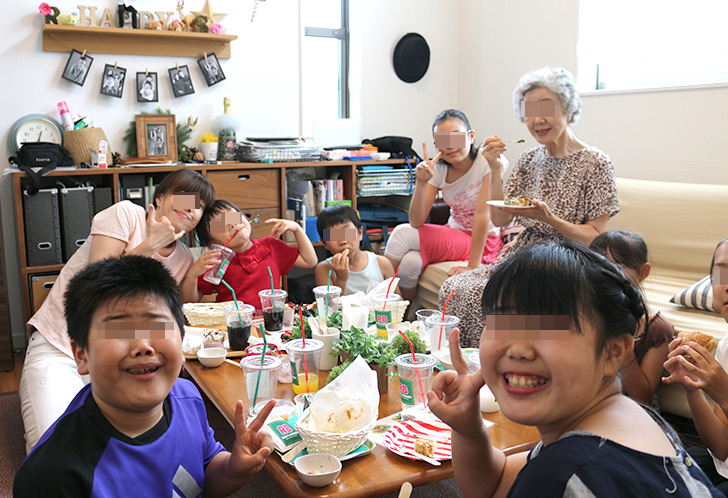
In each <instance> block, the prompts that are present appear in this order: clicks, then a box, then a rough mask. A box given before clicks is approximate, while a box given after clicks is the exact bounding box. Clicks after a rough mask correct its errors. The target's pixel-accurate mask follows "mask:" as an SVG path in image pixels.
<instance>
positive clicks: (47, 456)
mask: <svg viewBox="0 0 728 498" xmlns="http://www.w3.org/2000/svg"><path fill="white" fill-rule="evenodd" d="M64 308H65V314H66V321H67V324H68V334H69V336H70V337H71V344H72V349H73V353H74V357H75V360H76V364H77V365H78V370H79V373H80V374H82V375H84V374H89V376H90V378H91V383H90V384H89V385H87V386H85V387H84V388H83V389H81V390H80V391H79V393H78V394H77V395H76V397H75V398H74V399H73V401H72V402H71V404H70V405H69V406H68V408H67V409H66V411H65V413H64V414H63V415H62V416H61V417H60V418H59V419H58V420H57V421H56V422H55V423H54V424H53V425H52V426H51V427H50V429H48V431H46V433H45V434H44V435H43V437H42V438H41V439H40V441H39V442H38V444H37V445H36V446H35V448H33V451H32V452H31V453H30V454H29V455H28V457H27V458H26V460H25V461H24V462H23V465H22V466H21V467H20V469H19V470H18V473H17V474H16V476H15V482H14V488H13V493H14V496H16V497H21V496H74V497H76V496H78V497H81V496H134V497H135V498H140V497H144V496H149V497H159V496H180V497H186V498H192V497H196V496H202V495H203V493H204V495H205V496H227V495H229V494H230V493H232V492H234V491H235V490H236V489H238V488H239V487H240V486H242V485H243V484H244V483H245V482H246V481H247V480H248V479H250V478H251V477H252V476H253V475H254V474H255V473H256V472H258V471H259V470H260V469H261V468H262V467H263V465H264V464H265V461H266V458H267V457H268V455H270V453H271V451H272V448H273V445H272V440H271V439H270V436H269V435H267V434H264V433H260V432H258V430H259V429H260V427H261V426H262V424H263V422H264V421H265V418H266V417H267V416H268V414H269V413H270V410H271V409H272V408H273V406H275V403H274V402H270V403H269V404H268V405H267V406H266V407H265V409H264V410H263V411H262V412H261V413H260V414H259V415H258V417H257V418H256V419H255V420H254V421H253V422H252V423H251V424H250V426H249V427H247V428H246V427H245V417H244V415H243V403H242V401H238V402H237V405H236V407H235V442H234V445H233V450H232V453H230V452H227V451H225V448H223V446H222V445H221V444H220V443H218V442H217V441H216V440H215V438H214V433H213V430H212V429H211V428H210V426H209V424H208V422H207V415H206V412H205V406H204V403H203V401H202V398H201V397H200V394H199V392H198V391H197V389H196V388H195V386H194V385H193V384H192V383H190V382H189V381H187V380H184V379H179V378H178V376H179V373H180V370H181V368H182V363H184V357H183V356H182V335H183V333H184V332H183V331H184V328H183V327H184V315H183V313H182V299H181V297H180V293H179V287H178V286H177V284H176V282H175V280H174V279H173V278H172V276H171V275H170V274H169V272H168V271H167V270H166V269H165V268H164V266H163V265H162V263H160V262H158V261H156V260H154V259H151V258H145V257H141V256H122V257H120V258H116V259H105V260H102V261H99V262H96V263H93V264H91V265H89V266H88V267H87V268H86V269H84V270H82V271H81V272H79V273H78V274H77V275H76V276H75V277H74V278H73V279H72V280H71V281H70V283H69V285H68V289H67V291H66V294H65V299H64Z"/></svg>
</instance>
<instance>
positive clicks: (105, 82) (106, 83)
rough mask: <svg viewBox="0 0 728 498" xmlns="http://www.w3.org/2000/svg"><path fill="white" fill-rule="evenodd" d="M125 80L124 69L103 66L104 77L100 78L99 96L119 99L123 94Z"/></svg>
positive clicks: (108, 65)
mask: <svg viewBox="0 0 728 498" xmlns="http://www.w3.org/2000/svg"><path fill="white" fill-rule="evenodd" d="M125 79H126V69H124V68H123V67H117V66H112V65H111V64H106V65H105V66H104V75H103V76H102V77H101V95H108V96H109V97H116V98H118V99H120V98H121V94H122V93H123V92H124V80H125Z"/></svg>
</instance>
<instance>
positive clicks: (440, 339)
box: [437, 289, 455, 349]
mask: <svg viewBox="0 0 728 498" xmlns="http://www.w3.org/2000/svg"><path fill="white" fill-rule="evenodd" d="M453 294H455V289H453V291H452V292H451V293H450V295H449V296H448V298H447V301H445V306H443V307H442V318H441V319H440V337H439V338H438V339H437V349H440V348H441V347H442V326H443V325H444V324H443V322H444V321H445V310H447V303H449V302H450V299H452V295H453Z"/></svg>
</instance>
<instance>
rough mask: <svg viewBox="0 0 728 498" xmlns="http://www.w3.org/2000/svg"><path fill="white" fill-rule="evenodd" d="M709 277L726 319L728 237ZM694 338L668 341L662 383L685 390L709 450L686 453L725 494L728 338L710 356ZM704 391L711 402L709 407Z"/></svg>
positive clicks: (727, 470) (716, 254)
mask: <svg viewBox="0 0 728 498" xmlns="http://www.w3.org/2000/svg"><path fill="white" fill-rule="evenodd" d="M710 280H711V284H712V287H713V306H714V307H715V309H716V311H717V312H718V313H720V314H721V315H722V316H723V319H724V320H725V321H726V322H728V239H723V240H722V241H721V242H720V243H719V244H718V247H716V248H715V252H714V253H713V261H712V262H711V263H710ZM691 336H692V337H691ZM698 338H700V336H698V335H697V334H694V333H693V334H691V335H690V336H688V338H687V339H683V338H682V337H678V338H677V339H675V340H674V341H672V342H671V343H670V353H669V355H668V360H667V361H666V362H665V370H667V371H668V373H669V374H670V375H669V376H668V377H666V378H664V379H662V380H663V382H665V383H666V384H671V383H678V384H680V385H681V386H682V387H683V389H685V395H686V396H687V398H688V405H690V413H691V414H692V416H693V421H694V422H695V428H696V429H697V431H698V434H700V438H701V439H702V440H703V442H704V443H705V444H706V445H707V446H708V450H710V451H708V450H706V449H705V448H690V450H689V451H690V455H691V456H692V457H693V458H694V459H695V460H696V461H697V462H698V464H699V465H700V466H701V467H702V468H703V469H704V470H705V473H706V474H707V475H708V477H710V480H711V481H712V482H713V484H715V486H716V487H717V488H718V489H719V490H720V491H722V492H723V493H728V419H727V418H726V413H728V373H727V372H726V370H725V369H726V368H727V367H728V341H726V339H723V340H722V341H720V343H718V349H717V350H716V352H715V357H713V355H712V354H710V351H709V350H708V349H706V347H705V346H702V345H701V344H700V343H698V342H696V339H698ZM688 339H692V340H688ZM708 342H710V341H709V340H708ZM706 346H709V344H706ZM706 394H707V395H708V396H710V398H711V399H712V400H713V401H715V405H714V406H713V407H712V408H711V406H710V404H709V403H708V400H707V399H706V397H705V395H706Z"/></svg>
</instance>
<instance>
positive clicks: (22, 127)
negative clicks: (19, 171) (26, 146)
mask: <svg viewBox="0 0 728 498" xmlns="http://www.w3.org/2000/svg"><path fill="white" fill-rule="evenodd" d="M23 142H52V143H56V144H58V145H62V144H63V128H62V127H61V125H60V124H59V123H58V121H56V120H55V119H53V118H51V117H50V116H46V115H45V114H29V115H27V116H23V117H22V118H20V119H19V120H17V121H16V122H15V123H14V124H13V126H12V127H11V128H10V133H9V134H8V152H10V154H12V155H15V154H16V153H17V152H18V149H20V146H21V145H23Z"/></svg>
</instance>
